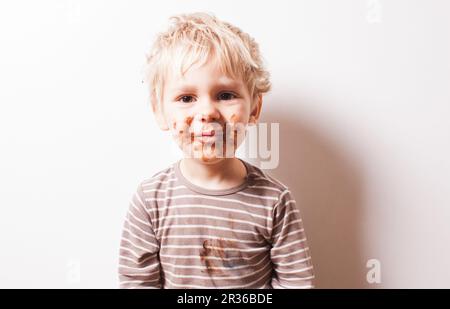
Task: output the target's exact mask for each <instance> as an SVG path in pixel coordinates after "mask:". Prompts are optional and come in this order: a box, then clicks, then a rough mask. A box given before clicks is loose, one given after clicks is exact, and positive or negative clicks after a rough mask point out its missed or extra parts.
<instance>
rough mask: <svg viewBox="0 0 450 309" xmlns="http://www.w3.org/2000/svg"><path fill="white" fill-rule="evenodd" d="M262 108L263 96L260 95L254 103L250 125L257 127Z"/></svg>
mask: <svg viewBox="0 0 450 309" xmlns="http://www.w3.org/2000/svg"><path fill="white" fill-rule="evenodd" d="M261 108H262V94H259V95H258V96H257V97H256V98H255V99H254V103H253V110H252V111H251V113H250V118H249V119H248V123H249V124H250V125H256V123H257V122H258V119H259V115H260V114H261Z"/></svg>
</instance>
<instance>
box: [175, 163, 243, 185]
mask: <svg viewBox="0 0 450 309" xmlns="http://www.w3.org/2000/svg"><path fill="white" fill-rule="evenodd" d="M180 170H181V173H182V174H183V176H184V177H185V178H187V179H188V180H189V181H191V182H192V183H194V184H196V185H198V186H201V187H206V188H216V189H224V188H226V187H233V186H237V185H239V184H241V183H242V182H243V181H244V179H245V177H246V174H247V173H246V169H245V166H244V165H243V163H242V162H241V161H240V160H239V159H238V158H236V157H233V158H222V159H220V160H218V161H216V162H207V163H205V162H203V161H202V160H199V159H195V158H183V159H182V160H181V162H180Z"/></svg>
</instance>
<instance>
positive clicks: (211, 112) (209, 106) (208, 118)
mask: <svg viewBox="0 0 450 309" xmlns="http://www.w3.org/2000/svg"><path fill="white" fill-rule="evenodd" d="M195 118H196V120H198V121H200V122H212V121H215V120H218V119H219V118H220V112H219V110H218V109H217V107H216V106H215V105H214V103H213V102H211V101H210V100H204V101H203V102H202V103H201V104H199V105H198V110H197V111H196V115H195Z"/></svg>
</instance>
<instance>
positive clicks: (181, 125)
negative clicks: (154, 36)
mask: <svg viewBox="0 0 450 309" xmlns="http://www.w3.org/2000/svg"><path fill="white" fill-rule="evenodd" d="M162 104H163V109H162V111H157V114H159V115H157V120H158V123H159V125H160V127H161V129H163V130H170V131H171V133H172V136H173V137H174V139H175V141H176V142H177V144H178V145H179V147H180V148H181V149H182V150H183V152H184V154H185V156H188V157H195V158H199V159H201V160H202V161H203V162H210V163H211V162H217V161H219V160H222V159H223V158H224V157H233V156H234V154H235V151H236V149H237V148H238V147H239V145H240V144H241V143H242V141H243V140H244V138H245V134H246V127H247V125H248V124H249V123H252V124H253V123H256V121H257V119H258V117H259V113H260V109H261V105H262V98H261V96H259V97H258V98H257V99H256V100H255V101H254V102H252V100H251V97H250V93H249V91H248V89H247V87H246V86H245V84H244V83H243V81H242V80H241V79H233V78H230V77H227V76H226V75H224V74H223V73H222V72H221V70H220V68H219V67H218V65H217V63H216V62H214V61H209V62H207V63H206V64H205V65H203V66H202V67H200V68H191V69H189V71H188V72H186V73H185V75H184V77H183V76H181V75H180V74H178V76H175V75H173V74H172V75H170V76H168V78H167V80H166V83H165V88H164V100H163V102H162ZM251 107H253V109H252V110H251ZM158 118H159V119H158ZM213 130H214V133H212V134H213V135H212V136H207V134H208V133H210V135H211V131H213Z"/></svg>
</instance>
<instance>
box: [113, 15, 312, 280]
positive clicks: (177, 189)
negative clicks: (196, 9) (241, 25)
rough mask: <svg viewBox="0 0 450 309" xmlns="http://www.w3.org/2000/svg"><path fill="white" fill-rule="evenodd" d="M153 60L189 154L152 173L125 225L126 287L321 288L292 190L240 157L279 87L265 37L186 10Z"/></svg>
mask: <svg viewBox="0 0 450 309" xmlns="http://www.w3.org/2000/svg"><path fill="white" fill-rule="evenodd" d="M171 19H172V20H173V21H174V23H173V25H172V27H171V28H169V29H168V30H167V31H166V32H164V33H161V34H160V35H159V36H158V37H157V39H156V41H155V42H154V45H153V47H152V52H151V54H150V55H149V57H148V59H147V60H148V67H149V71H148V82H149V85H150V94H151V95H150V101H151V106H152V109H153V112H154V115H155V119H156V121H157V123H158V125H159V127H160V128H161V129H162V130H170V132H171V133H172V136H173V137H174V139H175V141H176V142H177V144H178V145H179V146H180V148H181V149H182V150H183V153H184V158H183V159H181V160H179V161H177V162H175V163H173V164H172V165H171V166H169V167H168V168H166V169H164V170H162V171H160V172H159V173H157V174H155V175H153V176H152V177H151V178H149V179H147V180H144V181H143V182H141V184H140V185H139V186H138V188H137V190H136V192H135V194H134V196H133V197H132V199H131V203H130V206H129V210H128V213H127V215H126V218H125V223H124V227H123V233H122V239H121V246H120V260H119V261H120V262H119V280H120V286H121V287H122V288H312V287H313V278H314V274H313V266H312V262H311V257H310V254H309V248H308V246H307V242H306V237H305V231H304V229H303V224H302V221H301V217H300V213H299V210H298V209H297V208H296V206H295V200H294V197H293V195H292V193H291V191H290V190H289V188H288V187H286V186H285V185H284V184H282V183H281V182H279V181H277V180H276V179H274V178H273V177H271V176H269V175H268V174H267V173H265V172H263V171H262V170H260V169H259V168H257V167H256V166H254V165H251V164H250V163H248V162H246V161H244V160H241V159H238V158H237V157H235V156H234V154H235V151H236V148H237V147H238V146H239V145H240V144H241V142H242V141H243V139H244V138H245V135H246V132H245V128H246V127H247V125H255V124H256V122H257V120H258V119H259V115H260V111H261V106H262V95H263V94H264V93H266V92H268V91H269V89H270V81H269V73H268V72H267V71H266V70H265V69H264V68H263V66H262V61H261V56H260V54H259V48H258V45H257V43H256V42H255V41H254V40H253V39H252V38H251V37H250V36H249V35H248V34H246V33H244V32H242V31H241V30H240V29H238V28H236V27H234V26H232V25H230V24H229V23H226V22H223V21H220V20H218V19H217V18H216V17H214V16H213V15H210V14H206V13H194V14H187V15H179V16H174V17H172V18H171Z"/></svg>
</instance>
